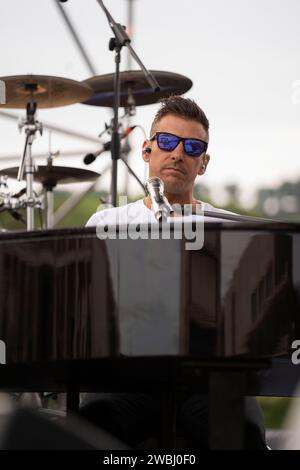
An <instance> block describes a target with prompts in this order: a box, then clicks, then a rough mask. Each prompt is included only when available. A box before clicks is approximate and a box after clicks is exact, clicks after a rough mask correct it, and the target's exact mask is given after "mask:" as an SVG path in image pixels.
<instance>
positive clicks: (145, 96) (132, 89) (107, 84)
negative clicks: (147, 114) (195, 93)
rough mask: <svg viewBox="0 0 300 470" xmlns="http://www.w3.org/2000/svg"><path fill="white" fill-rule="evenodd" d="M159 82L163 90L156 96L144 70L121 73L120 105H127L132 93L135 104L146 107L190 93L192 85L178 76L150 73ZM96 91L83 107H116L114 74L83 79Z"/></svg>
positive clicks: (157, 71) (159, 72) (156, 71)
mask: <svg viewBox="0 0 300 470" xmlns="http://www.w3.org/2000/svg"><path fill="white" fill-rule="evenodd" d="M151 73H152V74H153V75H154V77H155V78H156V80H157V81H158V83H159V86H160V91H159V92H158V93H155V92H154V91H153V90H152V88H151V87H150V86H149V83H148V82H147V80H146V78H145V76H144V74H143V72H142V71H141V70H132V71H125V72H120V103H121V106H123V107H126V106H128V103H127V100H128V95H129V94H130V93H132V95H133V97H134V100H135V105H136V106H142V105H145V104H152V103H156V102H157V101H158V100H160V99H161V98H166V97H168V96H170V95H182V94H183V93H185V92H186V91H188V90H189V89H190V88H191V87H192V85H193V82H192V81H191V80H190V79H189V78H187V77H185V76H183V75H179V74H178V73H173V72H161V71H159V70H151ZM83 83H86V84H87V85H89V86H90V87H91V88H92V89H93V90H94V95H93V96H92V97H91V98H89V99H87V100H85V101H84V102H83V104H89V105H92V106H108V107H111V108H112V107H113V101H114V74H113V73H109V74H106V75H98V76H96V77H91V78H88V79H87V80H84V81H83Z"/></svg>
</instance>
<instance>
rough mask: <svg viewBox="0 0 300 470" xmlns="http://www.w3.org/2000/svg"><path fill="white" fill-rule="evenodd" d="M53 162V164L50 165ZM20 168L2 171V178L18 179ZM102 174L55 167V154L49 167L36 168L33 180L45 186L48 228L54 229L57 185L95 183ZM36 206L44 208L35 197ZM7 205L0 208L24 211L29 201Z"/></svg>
mask: <svg viewBox="0 0 300 470" xmlns="http://www.w3.org/2000/svg"><path fill="white" fill-rule="evenodd" d="M50 162H51V163H50ZM18 171H19V170H18V167H12V168H6V169H4V170H1V171H0V178H1V176H6V177H9V178H16V177H17V175H18ZM99 176H100V174H99V173H96V172H95V171H90V170H86V169H84V168H71V167H64V166H55V165H53V154H51V155H49V157H48V159H47V165H39V166H37V167H36V168H35V171H34V173H33V178H34V180H35V181H36V182H38V183H41V184H42V185H43V189H44V191H45V192H46V204H45V205H46V228H52V227H53V215H54V214H53V189H54V188H55V187H56V186H57V184H69V183H80V182H85V181H95V180H96V179H97V178H99ZM35 201H36V202H35V204H36V206H35V207H37V208H39V209H41V208H44V205H43V203H42V200H41V199H39V198H37V197H36V196H35ZM5 202H6V205H3V206H0V210H1V207H3V210H5V209H7V210H9V209H10V208H11V205H9V204H12V203H13V204H15V207H16V208H18V209H23V208H25V207H26V206H27V205H28V201H27V199H23V200H22V201H21V200H20V201H19V205H18V204H17V202H16V201H15V200H14V201H13V202H11V203H9V201H8V200H6V201H5Z"/></svg>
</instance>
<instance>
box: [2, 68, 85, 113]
mask: <svg viewBox="0 0 300 470" xmlns="http://www.w3.org/2000/svg"><path fill="white" fill-rule="evenodd" d="M0 80H2V81H3V82H4V83H5V86H6V103H5V104H0V108H26V105H27V103H28V102H30V101H31V100H33V101H35V102H36V103H37V107H38V108H55V107H59V106H66V105H70V104H74V103H80V102H81V101H84V100H86V99H88V98H89V97H90V96H92V94H93V90H92V89H91V88H90V86H89V85H88V84H86V83H83V82H77V81H76V80H71V79H69V78H61V77H51V76H47V75H16V76H11V77H0Z"/></svg>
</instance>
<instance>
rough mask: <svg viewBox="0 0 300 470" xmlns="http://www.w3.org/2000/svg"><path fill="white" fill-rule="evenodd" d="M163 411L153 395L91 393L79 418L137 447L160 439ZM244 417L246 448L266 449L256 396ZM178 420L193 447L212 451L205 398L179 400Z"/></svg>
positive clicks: (180, 431)
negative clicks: (147, 440) (210, 448)
mask: <svg viewBox="0 0 300 470" xmlns="http://www.w3.org/2000/svg"><path fill="white" fill-rule="evenodd" d="M160 410H161V407H160V402H159V398H158V397H156V396H155V395H151V394H134V393H101V394H96V393H88V394H86V396H85V397H84V399H83V401H82V404H81V408H80V415H81V416H82V417H83V418H85V419H87V420H89V421H90V422H92V423H93V424H96V425H97V426H99V427H101V428H102V429H105V430H106V431H108V432H110V433H111V434H112V435H113V436H115V437H117V438H118V439H120V440H121V441H123V442H125V443H127V444H128V445H130V446H132V447H136V446H137V445H138V444H140V443H141V442H143V441H144V440H145V439H147V438H153V437H157V436H159V434H160V425H161V414H160ZM245 418H246V425H245V448H246V449H262V450H263V449H266V443H265V429H264V422H263V417H262V413H261V409H260V407H259V404H258V403H257V401H256V399H255V398H254V397H245ZM176 421H177V423H176V425H177V429H178V434H180V435H182V436H184V437H185V438H186V439H187V440H188V441H189V442H190V443H191V447H193V448H196V449H203V450H205V449H209V442H208V427H209V424H208V423H209V419H208V397H207V396H206V395H198V394H194V395H190V396H188V397H187V396H182V397H179V399H178V401H177V415H176Z"/></svg>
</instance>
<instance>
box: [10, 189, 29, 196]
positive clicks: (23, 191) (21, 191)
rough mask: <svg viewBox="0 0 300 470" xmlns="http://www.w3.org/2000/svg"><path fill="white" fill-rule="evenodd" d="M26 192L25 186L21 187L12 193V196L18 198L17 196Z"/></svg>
mask: <svg viewBox="0 0 300 470" xmlns="http://www.w3.org/2000/svg"><path fill="white" fill-rule="evenodd" d="M25 193H26V188H23V189H21V190H20V191H19V192H18V193H14V194H12V197H14V198H16V199H18V198H19V197H21V196H23V194H25Z"/></svg>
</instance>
